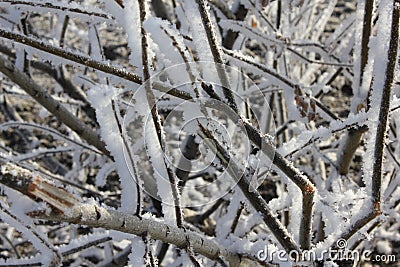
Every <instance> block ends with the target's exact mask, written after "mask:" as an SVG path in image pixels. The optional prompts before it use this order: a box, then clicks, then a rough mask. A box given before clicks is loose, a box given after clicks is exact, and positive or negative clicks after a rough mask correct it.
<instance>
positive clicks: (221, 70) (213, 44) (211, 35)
mask: <svg viewBox="0 0 400 267" xmlns="http://www.w3.org/2000/svg"><path fill="white" fill-rule="evenodd" d="M196 3H197V5H198V6H199V11H200V16H201V20H202V22H203V27H204V30H205V32H206V34H207V39H208V44H209V45H210V49H211V53H212V55H213V57H214V62H215V63H217V66H216V67H217V73H218V76H219V79H220V80H221V83H222V90H223V92H224V96H225V98H226V99H227V101H228V105H229V106H230V107H231V108H232V109H233V110H234V111H235V112H237V111H238V108H237V105H236V101H235V97H234V95H233V94H232V91H231V89H230V84H229V78H228V75H227V73H226V70H225V66H224V62H223V61H222V55H221V49H220V47H219V45H218V43H217V37H216V35H215V31H214V26H213V24H212V22H211V18H210V14H209V12H208V11H207V7H206V3H205V2H204V0H196Z"/></svg>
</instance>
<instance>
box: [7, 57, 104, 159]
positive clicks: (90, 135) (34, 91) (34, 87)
mask: <svg viewBox="0 0 400 267" xmlns="http://www.w3.org/2000/svg"><path fill="white" fill-rule="evenodd" d="M0 72H2V73H3V74H4V75H5V76H7V77H8V78H9V79H10V80H12V81H13V82H14V83H16V84H18V85H19V86H20V87H21V89H23V90H24V91H25V92H26V93H27V94H29V95H30V96H32V97H33V98H34V99H35V100H36V101H37V102H39V103H40V104H41V105H42V106H43V107H45V108H46V109H47V110H48V111H49V112H50V113H52V114H53V115H54V116H56V117H57V119H59V120H60V121H61V122H63V123H64V124H65V125H67V126H68V127H69V128H70V129H72V130H73V131H74V132H76V133H77V134H78V135H79V136H80V137H81V138H82V139H84V140H86V142H88V144H90V145H92V146H94V147H96V148H97V149H99V150H100V151H101V152H103V153H104V154H105V155H108V156H109V152H108V150H107V149H106V147H105V144H104V142H103V141H101V139H100V137H99V135H98V134H97V133H95V132H94V131H93V130H92V129H91V128H89V127H88V126H87V125H86V124H84V123H83V122H81V121H80V120H78V119H77V118H76V117H75V116H74V115H73V114H72V113H71V112H70V111H69V110H68V109H66V108H65V107H64V106H62V105H61V104H60V103H59V102H58V101H56V100H55V99H54V98H53V97H52V96H51V95H50V94H48V93H47V92H46V91H45V90H43V89H42V88H41V87H40V86H39V85H38V84H37V83H36V82H35V81H34V80H32V79H31V78H29V77H28V76H27V75H26V74H25V73H23V72H21V71H20V70H18V69H17V68H16V67H15V65H14V64H13V63H12V62H11V61H9V60H8V59H6V58H5V57H2V56H0Z"/></svg>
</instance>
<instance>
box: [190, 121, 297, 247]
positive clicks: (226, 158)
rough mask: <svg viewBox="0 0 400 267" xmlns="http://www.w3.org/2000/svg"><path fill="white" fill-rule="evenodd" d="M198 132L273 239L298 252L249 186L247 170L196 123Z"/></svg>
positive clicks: (287, 234) (255, 191) (208, 132)
mask: <svg viewBox="0 0 400 267" xmlns="http://www.w3.org/2000/svg"><path fill="white" fill-rule="evenodd" d="M198 124H199V127H200V130H199V135H200V137H201V138H202V139H203V140H204V141H205V142H206V144H207V145H208V146H209V147H210V149H211V150H213V152H214V153H215V154H216V155H217V157H218V158H219V160H220V161H221V163H222V165H223V166H224V167H225V168H226V170H227V171H228V173H229V174H230V175H231V177H232V178H233V179H234V180H235V182H237V184H238V185H239V187H240V189H241V190H242V192H243V194H244V195H245V196H246V198H247V199H248V200H249V201H250V203H251V204H252V205H253V207H254V208H255V210H256V211H257V212H259V213H260V214H261V216H262V218H263V220H264V222H265V224H266V225H267V226H268V228H269V229H270V230H271V232H272V233H273V235H274V236H275V238H276V239H277V240H278V241H279V243H280V244H281V245H282V247H283V248H284V249H285V250H286V251H300V249H299V246H298V245H297V244H296V241H295V240H294V239H293V238H292V237H291V236H290V235H289V233H288V231H287V229H286V228H285V226H283V224H282V223H281V222H280V221H279V220H278V219H277V218H276V217H275V216H274V215H273V214H272V212H271V211H270V209H269V208H268V204H267V202H266V201H265V200H264V198H263V197H262V196H261V195H260V194H259V193H258V191H257V189H256V188H254V187H253V185H252V184H250V182H249V181H250V180H251V177H249V176H250V173H249V170H247V169H246V170H245V171H243V170H241V169H240V168H239V166H238V165H237V164H236V163H235V159H233V158H231V156H230V155H229V152H227V151H226V150H225V149H224V148H223V147H222V146H221V145H220V144H219V142H218V141H217V140H216V139H215V138H214V136H213V135H212V134H211V132H210V131H209V130H208V129H206V128H204V126H203V125H201V124H200V122H199V123H198Z"/></svg>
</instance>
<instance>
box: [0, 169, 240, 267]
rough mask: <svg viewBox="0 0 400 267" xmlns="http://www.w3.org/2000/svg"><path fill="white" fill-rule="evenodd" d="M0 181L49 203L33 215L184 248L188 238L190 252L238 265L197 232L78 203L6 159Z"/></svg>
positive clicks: (215, 244)
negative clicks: (49, 207)
mask: <svg viewBox="0 0 400 267" xmlns="http://www.w3.org/2000/svg"><path fill="white" fill-rule="evenodd" d="M0 183H2V184H5V185H6V186H10V187H12V188H13V189H15V190H17V191H19V192H21V193H22V194H24V195H27V196H29V197H31V198H39V199H41V200H43V201H44V202H46V203H47V204H49V205H50V206H51V207H52V212H51V213H50V214H48V213H47V212H32V213H30V215H31V216H33V217H34V218H36V219H42V220H52V221H57V222H69V223H74V224H79V225H86V226H89V227H96V228H104V229H113V230H117V231H121V232H124V233H129V234H134V235H137V236H143V235H148V236H149V237H150V238H152V239H154V240H161V241H163V242H166V243H170V244H174V245H175V246H177V247H179V248H185V247H186V246H187V242H188V241H189V242H190V245H191V248H192V249H193V251H194V252H196V253H199V254H201V255H203V256H205V257H207V258H210V259H212V260H217V259H218V258H220V257H224V259H225V260H227V261H228V262H229V263H230V265H231V266H238V265H239V264H240V258H239V256H238V255H236V254H234V253H232V252H229V251H228V250H226V249H225V248H223V247H221V246H220V245H218V244H217V243H216V242H214V241H212V240H210V239H207V238H205V237H203V236H201V235H200V234H198V233H195V232H192V231H189V230H185V229H182V228H178V227H175V226H172V225H167V224H164V223H162V222H160V221H155V220H151V219H146V218H143V217H138V216H136V215H129V214H125V213H122V212H119V211H115V210H112V209H106V208H103V207H99V206H98V205H96V204H82V203H80V202H79V201H78V200H77V199H76V198H75V197H74V196H73V195H72V194H70V193H69V192H67V191H65V190H63V189H61V188H57V187H56V186H54V185H53V184H52V183H51V182H50V181H47V180H46V179H45V178H43V177H38V176H37V175H36V176H34V175H33V173H32V172H31V171H29V170H27V169H23V168H21V167H18V166H16V165H14V164H11V163H8V164H6V165H5V166H2V168H1V171H0Z"/></svg>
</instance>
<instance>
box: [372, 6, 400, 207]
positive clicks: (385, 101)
mask: <svg viewBox="0 0 400 267" xmlns="http://www.w3.org/2000/svg"><path fill="white" fill-rule="evenodd" d="M399 18H400V0H394V1H393V11H392V25H391V32H390V43H389V50H388V55H387V58H388V63H387V66H386V72H385V83H384V86H383V92H382V99H381V104H380V109H379V118H378V128H377V131H376V139H375V150H374V165H373V172H372V198H373V201H374V207H375V209H376V210H378V211H380V202H381V184H382V165H383V149H384V146H385V140H386V127H387V123H388V116H389V108H390V93H391V90H392V86H393V81H394V72H395V68H396V61H397V49H398V46H399V23H400V21H399Z"/></svg>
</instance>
